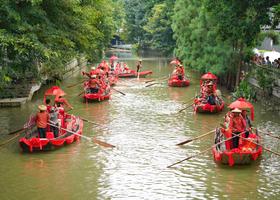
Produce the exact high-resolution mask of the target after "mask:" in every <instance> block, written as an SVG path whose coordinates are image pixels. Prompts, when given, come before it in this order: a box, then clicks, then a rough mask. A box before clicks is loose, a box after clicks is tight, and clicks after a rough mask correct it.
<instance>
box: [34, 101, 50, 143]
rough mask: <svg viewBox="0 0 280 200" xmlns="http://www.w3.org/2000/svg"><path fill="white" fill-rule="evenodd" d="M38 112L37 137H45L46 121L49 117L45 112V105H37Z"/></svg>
mask: <svg viewBox="0 0 280 200" xmlns="http://www.w3.org/2000/svg"><path fill="white" fill-rule="evenodd" d="M38 108H39V112H38V113H37V115H36V125H37V130H38V134H39V138H45V137H46V128H47V125H48V121H49V119H50V117H49V114H48V113H47V106H45V105H39V106H38Z"/></svg>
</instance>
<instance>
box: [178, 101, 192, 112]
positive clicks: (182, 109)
mask: <svg viewBox="0 0 280 200" xmlns="http://www.w3.org/2000/svg"><path fill="white" fill-rule="evenodd" d="M193 104H194V103H192V104H191V105H188V106H187V107H185V108H183V109H181V110H179V111H178V113H180V112H182V111H184V110H186V109H188V108H189V107H191V106H193Z"/></svg>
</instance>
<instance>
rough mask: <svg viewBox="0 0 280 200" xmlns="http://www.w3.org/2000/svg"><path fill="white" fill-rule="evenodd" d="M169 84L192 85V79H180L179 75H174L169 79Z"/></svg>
mask: <svg viewBox="0 0 280 200" xmlns="http://www.w3.org/2000/svg"><path fill="white" fill-rule="evenodd" d="M168 85H169V86H171V87H186V86H189V85H190V81H189V80H188V79H185V78H184V79H183V80H180V79H179V78H178V76H177V75H174V76H171V78H170V79H169V80H168Z"/></svg>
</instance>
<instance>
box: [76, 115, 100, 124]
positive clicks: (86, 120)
mask: <svg viewBox="0 0 280 200" xmlns="http://www.w3.org/2000/svg"><path fill="white" fill-rule="evenodd" d="M80 118H81V119H82V120H84V121H85V122H88V123H91V124H94V125H99V124H97V123H95V122H93V121H90V120H88V119H86V118H83V117H80Z"/></svg>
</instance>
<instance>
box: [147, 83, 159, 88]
mask: <svg viewBox="0 0 280 200" xmlns="http://www.w3.org/2000/svg"><path fill="white" fill-rule="evenodd" d="M155 84H160V83H151V84H149V85H146V86H145V87H150V86H152V85H155Z"/></svg>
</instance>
